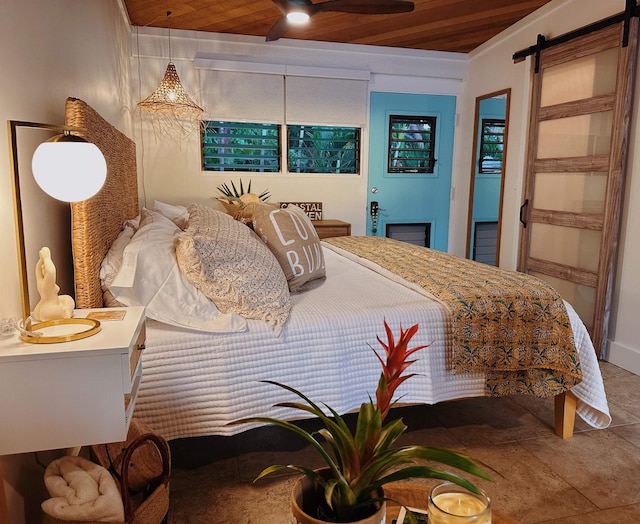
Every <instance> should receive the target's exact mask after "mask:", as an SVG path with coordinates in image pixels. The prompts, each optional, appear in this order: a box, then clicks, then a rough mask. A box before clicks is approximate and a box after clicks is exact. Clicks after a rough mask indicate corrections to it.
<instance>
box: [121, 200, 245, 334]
mask: <svg viewBox="0 0 640 524" xmlns="http://www.w3.org/2000/svg"><path fill="white" fill-rule="evenodd" d="M180 231H181V230H180V228H179V227H178V226H176V224H174V223H173V222H172V221H171V220H169V219H168V218H166V217H164V216H163V215H161V214H159V213H157V212H155V211H151V210H149V209H143V210H142V214H141V220H140V227H139V228H138V231H137V232H136V233H135V235H133V237H132V238H131V242H129V244H128V245H127V247H126V248H125V249H124V252H123V256H122V265H121V267H120V270H119V271H118V273H117V274H116V276H115V278H114V279H113V282H112V283H111V285H110V286H109V291H110V292H111V293H112V294H113V296H114V298H115V299H116V300H117V301H118V302H121V303H122V304H124V305H125V306H146V311H145V312H146V316H147V317H149V318H152V319H155V320H158V321H160V322H164V323H166V324H171V325H174V326H179V327H185V328H189V329H195V330H199V331H213V332H237V331H244V330H246V328H247V322H246V320H245V319H243V318H242V317H240V316H238V315H235V314H231V313H228V314H223V313H221V312H220V311H219V310H218V309H217V308H216V306H215V305H214V304H213V302H211V301H210V300H209V299H208V298H207V297H206V296H205V295H204V294H203V293H201V292H200V291H198V290H197V289H196V288H195V287H193V286H192V285H191V284H190V283H189V282H188V281H187V280H186V279H185V278H184V276H183V275H182V273H180V270H179V268H178V265H177V263H176V257H175V243H176V238H177V236H178V234H179V233H180Z"/></svg>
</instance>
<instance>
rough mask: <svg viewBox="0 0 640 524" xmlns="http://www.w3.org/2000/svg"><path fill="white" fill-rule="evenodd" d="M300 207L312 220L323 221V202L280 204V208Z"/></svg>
mask: <svg viewBox="0 0 640 524" xmlns="http://www.w3.org/2000/svg"><path fill="white" fill-rule="evenodd" d="M287 206H298V207H299V208H300V209H302V211H304V212H305V213H306V215H307V216H308V217H309V219H311V220H322V202H280V207H287Z"/></svg>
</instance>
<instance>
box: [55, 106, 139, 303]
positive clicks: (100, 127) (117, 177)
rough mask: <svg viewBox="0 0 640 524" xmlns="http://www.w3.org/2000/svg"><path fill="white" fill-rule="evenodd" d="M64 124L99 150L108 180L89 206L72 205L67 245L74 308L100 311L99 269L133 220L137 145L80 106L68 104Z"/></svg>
mask: <svg viewBox="0 0 640 524" xmlns="http://www.w3.org/2000/svg"><path fill="white" fill-rule="evenodd" d="M65 122H66V124H67V125H69V126H74V127H81V128H83V129H84V131H83V132H82V133H78V134H80V135H82V136H83V137H85V138H86V139H87V140H89V141H90V142H93V143H94V144H95V145H96V146H98V147H99V148H100V150H101V151H102V154H103V155H104V157H105V159H106V161H107V180H106V182H105V184H104V187H103V188H102V189H101V190H100V192H99V193H98V194H97V195H95V196H94V197H92V198H90V199H89V200H85V201H82V202H76V203H72V204H71V245H72V253H73V268H74V282H75V295H76V296H75V299H76V307H77V308H91V307H102V306H103V299H102V288H101V287H100V265H101V263H102V260H103V258H104V257H105V255H106V254H107V251H108V250H109V247H110V246H111V244H112V243H113V241H114V240H115V239H116V237H117V236H118V233H119V232H120V230H121V229H122V225H123V223H124V221H125V220H127V219H129V218H134V217H135V216H136V215H137V214H138V178H137V177H138V175H137V170H136V145H135V143H134V142H133V141H132V140H131V139H129V138H127V137H126V136H125V135H124V134H122V133H121V132H120V131H118V130H117V129H116V128H115V127H113V126H112V125H111V124H109V122H107V121H106V120H104V119H103V118H102V117H101V116H100V115H99V114H98V113H96V111H95V110H94V109H93V108H91V107H90V106H89V105H87V104H86V103H85V102H83V101H82V100H79V99H77V98H67V101H66V106H65Z"/></svg>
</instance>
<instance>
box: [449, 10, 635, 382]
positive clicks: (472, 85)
mask: <svg viewBox="0 0 640 524" xmlns="http://www.w3.org/2000/svg"><path fill="white" fill-rule="evenodd" d="M624 7H625V2H624V0H608V1H606V2H602V1H601V0H554V1H552V2H550V3H549V4H547V5H546V6H545V7H543V8H541V9H539V10H538V11H536V12H535V13H534V14H533V15H531V16H529V17H527V18H525V19H524V20H522V21H521V22H519V23H518V24H516V25H514V26H512V27H511V28H509V29H508V30H507V31H505V32H503V33H502V34H501V35H499V36H498V37H496V38H494V39H493V40H491V41H490V42H488V43H486V44H485V45H483V46H481V47H480V48H478V49H476V50H474V51H473V52H472V53H471V54H470V55H469V66H468V67H469V70H468V75H467V78H466V80H465V82H464V88H463V95H462V97H461V105H460V128H459V134H458V138H459V141H458V145H459V151H463V152H465V151H471V143H472V140H473V138H472V128H473V117H474V113H473V111H474V101H475V98H476V97H477V96H480V95H483V94H486V93H490V92H493V91H496V90H499V89H505V88H508V87H510V88H511V90H512V91H511V95H512V96H511V121H510V129H509V138H508V139H509V144H508V158H507V165H506V180H505V202H504V211H503V213H504V215H503V219H502V224H503V225H502V237H501V248H500V265H501V266H502V267H506V268H512V269H513V268H515V267H516V261H517V249H518V240H519V224H518V212H519V206H520V204H521V202H522V183H523V174H524V165H525V149H526V134H527V133H526V132H527V122H528V112H529V81H530V65H531V64H530V59H529V60H527V61H525V62H521V63H518V64H514V63H513V60H512V58H511V57H512V55H513V53H515V52H517V51H520V50H522V49H525V48H528V47H529V46H531V45H533V44H535V41H536V36H537V35H538V34H543V35H545V37H546V38H553V37H556V36H559V35H561V34H564V33H567V32H569V31H572V30H574V29H577V28H579V27H582V26H585V25H588V24H589V23H592V22H594V21H597V20H600V19H604V18H607V17H609V16H611V15H613V14H617V13H619V12H622V11H623V10H624ZM633 104H634V113H633V119H632V123H631V129H632V133H631V139H630V144H632V146H631V148H630V151H629V153H630V157H629V164H628V173H627V175H628V179H627V189H626V191H625V204H624V205H625V210H624V216H623V223H622V238H621V243H620V254H619V270H618V273H617V278H616V286H615V292H614V298H613V304H612V314H611V324H610V332H609V346H610V347H609V355H608V360H609V361H610V362H612V363H614V364H617V365H620V366H621V367H625V368H626V369H629V370H632V371H634V372H635V373H640V332H639V329H638V321H637V312H638V311H639V310H640V274H639V273H638V271H637V268H638V267H640V236H639V235H638V234H637V224H638V223H639V221H640V151H638V149H637V148H635V147H633V145H634V144H637V143H638V139H639V138H640V137H639V136H638V133H639V127H640V120H639V119H638V108H639V106H640V80H638V81H636V94H635V98H634V102H633ZM463 154H464V153H463ZM470 162H471V156H470V153H469V154H468V155H467V157H465V158H464V163H465V164H464V165H461V166H460V167H461V169H460V171H461V172H462V173H467V177H468V173H469V172H470V169H471V167H470ZM458 187H460V188H465V187H466V188H468V183H465V182H461V183H460V184H459V185H458ZM466 198H468V191H467V195H466V196H465V198H457V199H456V201H455V203H454V209H453V211H452V212H453V214H455V215H456V216H464V214H465V213H466V209H465V206H466V202H467V200H466ZM459 225H460V228H459V230H457V231H456V232H455V235H454V236H455V237H456V238H464V234H465V233H466V230H465V227H466V223H465V224H461V223H460V224H459ZM457 245H459V244H457Z"/></svg>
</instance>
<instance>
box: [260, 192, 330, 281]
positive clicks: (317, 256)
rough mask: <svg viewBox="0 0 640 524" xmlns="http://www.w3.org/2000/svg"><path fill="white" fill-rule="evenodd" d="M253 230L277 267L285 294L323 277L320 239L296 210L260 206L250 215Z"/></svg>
mask: <svg viewBox="0 0 640 524" xmlns="http://www.w3.org/2000/svg"><path fill="white" fill-rule="evenodd" d="M253 229H254V231H255V232H256V233H257V234H258V235H260V238H262V240H264V242H265V243H266V244H267V246H268V247H269V249H270V250H271V251H272V252H273V254H274V255H275V257H276V259H277V260H278V262H279V263H280V266H281V267H282V270H283V271H284V274H285V275H286V277H287V281H288V283H289V290H291V291H296V290H298V289H300V287H301V286H303V285H304V284H306V283H307V282H310V281H311V280H316V279H318V278H322V277H324V276H325V267H324V255H323V253H322V246H321V245H320V239H319V238H318V234H317V233H316V230H315V228H314V227H313V224H312V223H311V220H309V217H308V216H307V215H306V213H305V212H304V211H302V209H300V208H299V207H297V206H291V205H290V206H289V207H287V208H284V209H280V208H277V209H274V208H273V207H269V206H260V207H258V208H257V209H256V210H255V211H254V214H253Z"/></svg>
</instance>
